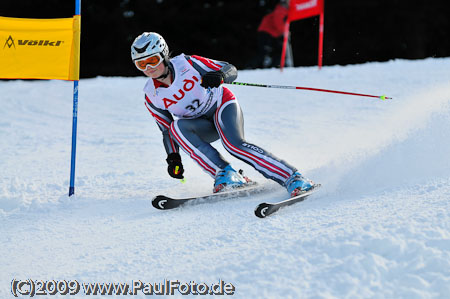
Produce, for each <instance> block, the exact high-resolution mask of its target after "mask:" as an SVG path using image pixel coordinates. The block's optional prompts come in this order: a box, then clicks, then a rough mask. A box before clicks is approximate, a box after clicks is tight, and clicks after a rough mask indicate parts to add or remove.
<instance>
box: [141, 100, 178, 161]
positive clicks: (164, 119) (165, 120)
mask: <svg viewBox="0 0 450 299" xmlns="http://www.w3.org/2000/svg"><path fill="white" fill-rule="evenodd" d="M145 106H146V107H147V109H148V111H149V112H150V114H151V115H152V116H153V118H154V119H155V121H156V124H157V125H158V128H159V129H160V130H161V132H162V135H163V144H164V148H165V149H166V153H167V155H170V154H172V153H177V154H178V152H179V147H178V144H177V143H176V142H175V141H174V140H173V139H172V137H171V136H170V132H169V130H170V124H171V123H172V122H173V117H172V114H170V112H169V111H167V110H163V109H159V108H157V107H156V106H155V105H153V104H152V102H151V101H150V99H149V98H148V97H147V96H145Z"/></svg>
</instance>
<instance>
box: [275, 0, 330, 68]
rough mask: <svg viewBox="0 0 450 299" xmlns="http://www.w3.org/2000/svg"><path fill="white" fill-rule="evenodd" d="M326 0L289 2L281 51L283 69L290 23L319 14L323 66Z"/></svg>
mask: <svg viewBox="0 0 450 299" xmlns="http://www.w3.org/2000/svg"><path fill="white" fill-rule="evenodd" d="M324 2H325V0H291V1H290V2H289V12H288V18H287V21H286V24H285V26H284V38H283V50H282V52H281V61H280V69H281V71H283V68H284V62H285V57H286V45H287V42H288V36H289V25H290V24H291V22H292V21H296V20H300V19H306V18H310V17H314V16H317V15H319V16H320V18H319V52H318V55H317V56H318V62H317V64H318V66H319V69H321V68H322V58H323V24H324V16H323V15H324V13H323V11H324Z"/></svg>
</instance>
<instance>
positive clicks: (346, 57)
mask: <svg viewBox="0 0 450 299" xmlns="http://www.w3.org/2000/svg"><path fill="white" fill-rule="evenodd" d="M74 3H75V1H74V0H1V1H0V16H6V17H24V18H25V17H27V18H57V17H71V16H72V15H73V14H74V7H75V4H74ZM276 3H277V1H275V0H251V1H250V0H247V1H242V0H240V1H239V0H223V1H222V0H191V1H186V0H82V3H81V6H82V9H81V14H82V25H81V26H82V33H81V77H84V78H86V77H94V76H99V75H101V76H136V75H139V74H140V72H139V71H137V70H136V68H135V67H134V66H133V64H132V63H131V62H130V45H131V43H132V41H133V40H134V38H135V37H136V36H137V35H139V34H140V33H142V32H143V31H155V32H158V33H160V34H161V35H163V36H164V38H165V39H166V41H167V42H168V44H169V47H170V50H171V51H172V55H177V54H180V53H182V52H183V53H186V54H197V55H202V56H206V57H211V58H215V59H219V60H224V61H229V62H231V63H233V64H234V65H236V66H237V67H238V68H243V67H244V66H245V64H246V61H248V59H250V57H252V55H254V53H255V52H256V29H257V27H258V25H259V22H260V21H261V19H262V17H263V16H264V15H265V14H266V13H268V12H269V11H270V10H271V9H273V7H274V6H275V4H276ZM448 7H449V5H446V0H433V1H425V0H415V1H411V0H365V1H361V0H339V1H337V0H325V34H324V59H323V63H324V65H335V64H341V65H344V64H352V63H363V62H368V61H386V60H390V59H395V58H405V59H422V58H426V57H447V56H450V36H449V35H450V17H449V15H450V9H449V8H448ZM318 23H319V20H318V17H314V18H309V19H305V20H300V21H296V22H293V23H292V24H291V34H292V48H293V53H294V65H295V66H310V65H315V64H317V45H318Z"/></svg>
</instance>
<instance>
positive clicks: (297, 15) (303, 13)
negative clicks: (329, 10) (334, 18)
mask: <svg viewBox="0 0 450 299" xmlns="http://www.w3.org/2000/svg"><path fill="white" fill-rule="evenodd" d="M322 13H323V0H291V2H290V4H289V14H288V20H289V21H295V20H300V19H305V18H309V17H313V16H317V15H320V14H322Z"/></svg>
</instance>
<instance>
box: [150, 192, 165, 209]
mask: <svg viewBox="0 0 450 299" xmlns="http://www.w3.org/2000/svg"><path fill="white" fill-rule="evenodd" d="M166 202H167V197H165V196H164V195H158V196H155V197H154V198H153V199H152V206H153V207H154V208H156V209H158V210H165V207H164V205H165V203H166Z"/></svg>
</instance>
